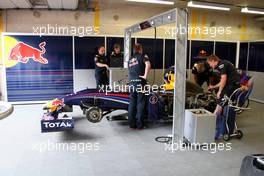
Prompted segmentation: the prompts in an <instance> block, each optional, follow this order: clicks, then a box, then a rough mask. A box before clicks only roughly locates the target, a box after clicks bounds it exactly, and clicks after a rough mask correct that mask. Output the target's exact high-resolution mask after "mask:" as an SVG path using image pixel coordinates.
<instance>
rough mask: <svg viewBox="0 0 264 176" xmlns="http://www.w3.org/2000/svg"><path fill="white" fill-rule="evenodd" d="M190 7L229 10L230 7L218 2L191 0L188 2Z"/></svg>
mask: <svg viewBox="0 0 264 176" xmlns="http://www.w3.org/2000/svg"><path fill="white" fill-rule="evenodd" d="M187 6H188V7H196V8H202V9H214V10H226V11H229V10H230V7H229V6H227V5H223V4H216V3H207V2H196V1H190V2H188V5H187Z"/></svg>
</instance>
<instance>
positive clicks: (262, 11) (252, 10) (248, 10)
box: [241, 7, 264, 15]
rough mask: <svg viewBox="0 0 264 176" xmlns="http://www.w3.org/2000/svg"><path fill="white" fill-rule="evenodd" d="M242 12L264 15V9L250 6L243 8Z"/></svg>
mask: <svg viewBox="0 0 264 176" xmlns="http://www.w3.org/2000/svg"><path fill="white" fill-rule="evenodd" d="M241 12H242V13H253V14H261V15H264V9H257V8H250V7H244V8H242V9H241Z"/></svg>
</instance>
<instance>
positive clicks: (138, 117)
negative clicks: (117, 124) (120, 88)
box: [128, 85, 146, 128]
mask: <svg viewBox="0 0 264 176" xmlns="http://www.w3.org/2000/svg"><path fill="white" fill-rule="evenodd" d="M133 86H135V85H133ZM137 86H141V85H137ZM145 109H146V95H145V94H144V93H141V92H137V91H136V90H134V91H132V90H131V91H130V102H129V107H128V123H129V127H130V128H143V127H144V116H145V113H146V111H145Z"/></svg>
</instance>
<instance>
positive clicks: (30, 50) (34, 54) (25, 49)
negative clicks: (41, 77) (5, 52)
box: [8, 42, 48, 64]
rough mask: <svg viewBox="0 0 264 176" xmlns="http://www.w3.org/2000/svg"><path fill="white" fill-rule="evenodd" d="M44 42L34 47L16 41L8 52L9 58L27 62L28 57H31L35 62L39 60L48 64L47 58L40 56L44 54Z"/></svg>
mask: <svg viewBox="0 0 264 176" xmlns="http://www.w3.org/2000/svg"><path fill="white" fill-rule="evenodd" d="M45 46H46V42H41V43H40V44H39V48H40V49H41V50H39V49H38V48H34V47H32V46H30V45H28V44H26V43H24V42H18V43H17V44H16V46H14V47H13V48H12V49H11V51H10V54H9V58H8V59H9V60H14V61H17V62H21V63H24V64H25V63H27V62H28V61H29V59H33V60H34V61H35V62H39V63H41V64H48V60H47V59H46V58H44V57H42V55H43V54H45V52H46V49H45Z"/></svg>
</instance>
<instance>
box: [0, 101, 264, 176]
mask: <svg viewBox="0 0 264 176" xmlns="http://www.w3.org/2000/svg"><path fill="white" fill-rule="evenodd" d="M251 107H252V108H253V110H251V111H247V112H244V113H243V114H242V115H240V116H239V120H238V125H239V127H240V128H241V130H242V131H243V132H244V138H243V139H242V140H241V141H240V140H237V139H233V140H232V141H231V142H232V151H228V152H227V151H225V152H223V151H222V152H217V153H215V154H211V153H210V152H209V151H185V152H175V153H170V152H169V151H165V147H164V145H163V144H160V143H157V142H155V140H154V138H155V137H157V136H160V135H166V134H169V133H170V130H171V124H168V123H167V124H166V123H164V124H159V125H154V126H152V127H151V128H149V129H146V130H141V131H138V130H136V131H135V130H130V129H128V127H127V124H126V123H125V122H117V121H113V122H108V121H107V120H106V119H103V121H102V122H101V123H98V124H92V123H89V122H88V121H87V120H86V119H85V118H83V117H82V116H80V114H81V112H80V111H77V112H75V113H73V114H75V116H77V117H78V116H79V117H78V118H77V119H76V124H75V125H76V127H75V129H74V130H73V131H72V132H59V133H46V134H42V133H40V117H41V116H42V113H43V111H42V110H41V108H42V105H24V106H21V105H20V106H15V111H14V113H13V114H12V115H11V116H10V117H8V118H6V119H4V120H2V121H0V135H1V140H0V156H1V159H0V175H1V176H15V175H16V176H29V175H34V176H46V175H63V176H77V175H78V176H101V175H102V176H103V175H107V176H130V175H131V176H141V175H142V176H156V175H157V176H158V175H162V176H167V175H168V176H172V175H177V176H181V175H182V176H186V175H190V176H192V175H201V176H204V175H208V176H210V175H217V176H227V175H228V176H237V175H238V174H239V169H240V165H241V160H242V158H243V157H244V156H245V155H248V154H251V153H264V116H263V113H264V110H263V109H264V105H261V104H257V103H254V102H251ZM56 143H64V144H71V143H77V144H78V143H98V144H97V145H98V146H99V150H97V151H96V150H93V151H85V152H84V153H82V151H80V150H79V151H75V150H74V149H72V150H68V151H66V150H62V151H59V150H58V149H57V150H54V151H51V150H46V151H43V150H42V151H40V150H39V149H38V147H39V146H44V145H45V146H47V145H48V144H56Z"/></svg>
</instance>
